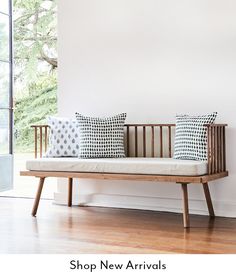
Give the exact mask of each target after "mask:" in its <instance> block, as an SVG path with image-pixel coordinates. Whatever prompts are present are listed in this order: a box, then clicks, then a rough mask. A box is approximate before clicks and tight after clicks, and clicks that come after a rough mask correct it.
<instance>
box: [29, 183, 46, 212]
mask: <svg viewBox="0 0 236 275" xmlns="http://www.w3.org/2000/svg"><path fill="white" fill-rule="evenodd" d="M44 180H45V178H40V179H39V186H38V190H37V193H36V197H35V200H34V206H33V209H32V216H34V217H35V216H36V214H37V210H38V206H39V201H40V197H41V193H42V189H43V184H44Z"/></svg>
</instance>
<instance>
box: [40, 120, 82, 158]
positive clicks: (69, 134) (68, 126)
mask: <svg viewBox="0 0 236 275" xmlns="http://www.w3.org/2000/svg"><path fill="white" fill-rule="evenodd" d="M47 122H48V125H49V127H50V134H49V149H48V150H47V152H46V154H45V157H77V156H78V149H79V131H78V124H77V121H76V120H72V119H69V118H61V117H48V119H47Z"/></svg>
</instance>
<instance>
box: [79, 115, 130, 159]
mask: <svg viewBox="0 0 236 275" xmlns="http://www.w3.org/2000/svg"><path fill="white" fill-rule="evenodd" d="M76 118H77V121H78V125H79V135H80V139H79V154H78V157H79V158H123V157H125V150H124V123H125V118H126V113H122V114H118V115H116V116H112V117H107V118H96V117H87V116H83V115H81V114H79V113H76Z"/></svg>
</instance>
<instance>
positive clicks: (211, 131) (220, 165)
mask: <svg viewBox="0 0 236 275" xmlns="http://www.w3.org/2000/svg"><path fill="white" fill-rule="evenodd" d="M226 126H227V124H209V125H206V127H207V151H208V156H207V157H208V174H209V175H211V174H216V173H221V172H225V171H226V140H225V136H226V135H225V128H226Z"/></svg>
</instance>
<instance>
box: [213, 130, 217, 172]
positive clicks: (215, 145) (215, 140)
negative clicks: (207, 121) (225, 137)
mask: <svg viewBox="0 0 236 275" xmlns="http://www.w3.org/2000/svg"><path fill="white" fill-rule="evenodd" d="M214 132H215V139H214V149H215V164H214V166H215V173H217V171H218V161H217V159H218V151H217V128H216V127H214Z"/></svg>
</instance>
